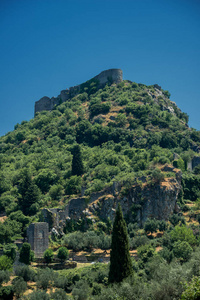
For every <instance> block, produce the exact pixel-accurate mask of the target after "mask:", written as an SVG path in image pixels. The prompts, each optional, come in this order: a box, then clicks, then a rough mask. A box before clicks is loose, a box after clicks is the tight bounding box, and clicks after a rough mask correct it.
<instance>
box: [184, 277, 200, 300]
mask: <svg viewBox="0 0 200 300" xmlns="http://www.w3.org/2000/svg"><path fill="white" fill-rule="evenodd" d="M198 299H200V277H197V276H194V277H193V278H192V280H191V282H189V283H185V291H184V292H183V293H182V295H181V300H198Z"/></svg>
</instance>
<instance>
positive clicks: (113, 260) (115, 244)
mask: <svg viewBox="0 0 200 300" xmlns="http://www.w3.org/2000/svg"><path fill="white" fill-rule="evenodd" d="M132 272H133V268H132V263H131V257H130V253H129V241H128V233H127V228H126V222H125V221H124V218H123V214H122V209H121V205H120V204H119V205H118V208H117V211H116V216H115V221H114V224H113V233H112V243H111V252H110V271H109V282H110V283H113V282H121V281H122V280H123V279H124V278H126V277H128V276H129V275H131V274H132Z"/></svg>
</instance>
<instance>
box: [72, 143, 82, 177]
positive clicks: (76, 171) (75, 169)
mask: <svg viewBox="0 0 200 300" xmlns="http://www.w3.org/2000/svg"><path fill="white" fill-rule="evenodd" d="M72 154H73V159H72V175H77V176H80V175H82V174H83V172H84V168H83V162H82V157H81V149H80V146H79V145H75V146H74V148H73V151H72Z"/></svg>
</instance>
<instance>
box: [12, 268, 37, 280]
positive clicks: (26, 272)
mask: <svg viewBox="0 0 200 300" xmlns="http://www.w3.org/2000/svg"><path fill="white" fill-rule="evenodd" d="M15 275H16V276H21V277H22V278H23V279H24V281H26V282H27V281H34V280H35V277H36V273H35V271H33V270H32V269H30V268H29V266H17V267H16V269H15Z"/></svg>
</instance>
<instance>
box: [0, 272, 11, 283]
mask: <svg viewBox="0 0 200 300" xmlns="http://www.w3.org/2000/svg"><path fill="white" fill-rule="evenodd" d="M9 279H10V275H9V272H8V271H5V270H1V271H0V285H1V284H2V283H3V282H8V281H9Z"/></svg>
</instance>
